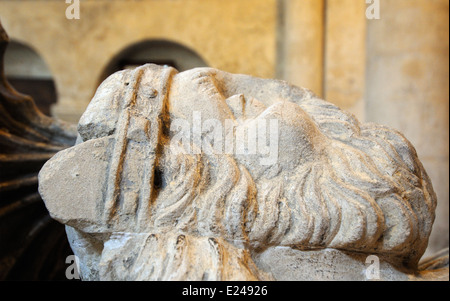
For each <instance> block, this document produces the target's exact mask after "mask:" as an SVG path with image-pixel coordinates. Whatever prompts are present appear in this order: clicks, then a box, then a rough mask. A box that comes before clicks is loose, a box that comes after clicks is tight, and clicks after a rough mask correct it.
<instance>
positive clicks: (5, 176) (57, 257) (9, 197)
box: [0, 23, 76, 280]
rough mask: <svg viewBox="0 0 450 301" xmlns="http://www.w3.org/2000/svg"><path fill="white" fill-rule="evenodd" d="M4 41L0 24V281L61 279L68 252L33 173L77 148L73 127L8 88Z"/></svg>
mask: <svg viewBox="0 0 450 301" xmlns="http://www.w3.org/2000/svg"><path fill="white" fill-rule="evenodd" d="M8 42H9V39H8V36H7V34H6V32H5V31H4V30H3V27H2V25H1V23H0V280H51V279H55V278H56V279H61V278H62V277H64V271H65V268H66V266H65V257H66V256H67V255H68V254H70V247H69V245H68V243H67V239H66V237H65V233H64V227H62V226H61V225H60V224H58V223H56V222H55V221H53V220H52V219H51V218H50V217H49V215H48V212H47V210H46V208H45V206H44V204H43V202H42V199H41V197H40V196H39V193H38V191H37V188H38V187H37V186H38V176H37V174H38V172H39V170H40V169H41V167H42V165H43V164H44V163H45V162H46V161H47V160H48V159H50V158H51V157H52V156H53V155H54V154H55V153H56V152H58V151H60V150H62V149H64V148H67V147H69V146H72V145H73V144H74V143H75V139H76V127H75V125H68V124H66V123H64V122H62V121H59V120H57V119H53V118H50V117H47V116H45V115H43V114H42V113H41V112H39V110H38V109H37V107H36V105H35V104H34V101H33V99H32V98H31V97H30V96H27V95H23V94H21V93H19V92H17V91H16V90H15V89H14V88H13V87H12V86H11V85H10V84H9V83H8V81H7V80H6V78H5V75H4V64H3V56H4V53H5V50H6V47H7V45H8Z"/></svg>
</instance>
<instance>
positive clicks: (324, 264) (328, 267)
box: [39, 64, 448, 280]
mask: <svg viewBox="0 0 450 301" xmlns="http://www.w3.org/2000/svg"><path fill="white" fill-rule="evenodd" d="M78 133H79V137H78V141H77V145H76V146H74V147H72V148H69V149H66V150H64V151H61V152H59V153H58V154H56V155H55V156H54V157H53V158H52V159H51V160H49V161H48V162H47V163H46V164H45V166H44V167H43V168H42V170H41V172H40V174H39V191H40V193H41V196H42V197H43V199H44V201H45V203H46V206H47V208H48V210H49V212H50V214H51V216H52V217H53V218H54V219H56V220H58V221H60V222H61V223H64V224H66V230H67V234H68V237H69V241H70V243H71V246H72V249H73V250H74V252H75V255H77V256H78V257H79V258H80V269H81V275H82V278H83V279H85V280H365V279H367V278H366V275H365V272H364V271H365V270H366V268H367V265H366V260H367V258H368V257H369V256H372V257H373V256H375V257H373V258H377V259H379V261H380V269H381V271H380V277H379V278H380V279H386V280H387V279H390V280H407V279H410V280H417V279H430V278H433V279H441V278H445V277H447V278H448V267H447V268H445V264H443V263H442V262H443V261H445V260H442V258H441V257H440V258H439V260H438V262H437V263H436V262H434V264H430V263H428V264H427V267H428V268H430V267H431V266H432V267H433V268H432V269H433V271H431V272H430V271H428V270H423V269H422V268H420V267H419V260H420V258H421V256H422V255H423V253H424V251H425V248H426V246H427V242H428V237H429V234H430V231H431V228H432V224H433V221H434V211H435V208H436V195H435V193H434V192H433V188H432V185H431V182H430V180H429V178H428V176H427V174H426V172H425V170H424V168H423V167H422V165H421V163H420V161H419V160H418V158H417V154H416V152H415V150H414V147H413V146H412V145H411V144H410V143H409V142H408V141H407V140H406V139H405V137H404V136H402V134H400V133H398V132H396V131H395V130H392V129H390V128H387V127H385V126H381V125H376V124H361V123H359V122H358V121H357V120H356V119H355V118H354V117H353V116H352V115H350V114H348V113H346V112H344V111H342V110H340V109H339V108H337V107H336V106H334V105H332V104H330V103H328V102H326V101H324V100H321V99H318V98H317V97H316V96H315V95H314V94H313V93H312V92H310V91H308V90H306V89H303V88H298V87H295V86H292V85H289V84H288V83H286V82H283V81H277V80H267V79H258V78H254V77H251V76H246V75H237V74H229V73H226V72H223V71H219V70H215V69H211V68H197V69H193V70H190V71H186V72H182V73H178V72H177V71H176V70H175V69H173V68H170V67H161V66H156V65H152V64H147V65H144V66H142V67H139V68H136V69H133V70H125V71H120V72H117V73H115V74H113V75H111V76H110V77H109V78H108V79H106V80H105V81H104V82H103V83H102V84H101V86H100V87H99V88H98V90H97V92H96V94H95V96H94V98H93V99H92V101H91V103H90V104H89V106H88V108H87V110H86V112H85V113H84V115H83V116H82V118H81V119H80V122H79V124H78ZM447 258H448V257H447Z"/></svg>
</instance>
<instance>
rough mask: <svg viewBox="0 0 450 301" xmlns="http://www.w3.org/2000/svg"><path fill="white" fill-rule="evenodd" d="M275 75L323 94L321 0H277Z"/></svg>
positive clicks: (322, 7)
mask: <svg viewBox="0 0 450 301" xmlns="http://www.w3.org/2000/svg"><path fill="white" fill-rule="evenodd" d="M278 13H279V18H278V20H279V22H280V24H279V32H278V68H279V70H277V73H278V74H277V76H278V78H281V79H284V80H287V81H289V82H291V83H292V84H295V85H297V86H301V87H305V88H308V89H310V90H312V91H314V93H316V94H317V95H319V96H323V67H324V64H323V44H324V27H323V24H324V0H278Z"/></svg>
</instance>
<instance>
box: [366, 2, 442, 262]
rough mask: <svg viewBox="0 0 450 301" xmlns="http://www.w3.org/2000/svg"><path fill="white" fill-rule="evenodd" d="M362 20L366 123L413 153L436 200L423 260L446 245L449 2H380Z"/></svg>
mask: <svg viewBox="0 0 450 301" xmlns="http://www.w3.org/2000/svg"><path fill="white" fill-rule="evenodd" d="M380 3H381V14H380V17H381V18H380V19H379V20H368V21H367V27H368V28H367V29H368V39H367V58H368V60H367V77H366V95H365V100H366V118H367V121H373V122H377V123H381V124H386V125H389V126H391V127H393V128H396V129H398V130H400V131H401V132H402V133H404V134H405V136H406V137H407V138H408V139H409V140H410V141H411V142H412V144H413V145H414V146H415V147H416V150H417V153H418V155H419V158H420V160H421V161H422V163H423V164H424V166H425V169H426V170H427V171H428V174H429V176H430V177H431V180H432V182H433V186H434V189H435V191H436V193H437V196H438V208H437V211H436V221H435V224H434V228H433V232H432V235H431V238H430V244H429V248H428V252H427V254H426V255H429V254H430V253H432V252H435V251H437V250H439V249H441V248H444V247H448V240H449V234H448V230H449V219H448V214H449V207H448V203H449V151H448V147H449V119H448V116H449V115H448V114H449V66H448V64H449V19H448V14H449V1H448V0H381V1H380Z"/></svg>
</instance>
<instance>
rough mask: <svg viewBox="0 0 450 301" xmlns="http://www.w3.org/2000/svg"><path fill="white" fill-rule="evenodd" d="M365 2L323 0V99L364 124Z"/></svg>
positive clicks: (355, 0) (360, 0)
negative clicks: (349, 113)
mask: <svg viewBox="0 0 450 301" xmlns="http://www.w3.org/2000/svg"><path fill="white" fill-rule="evenodd" d="M366 7H367V6H366V3H365V1H363V0H327V1H326V16H325V17H326V22H325V66H324V67H325V68H324V72H325V74H324V76H325V77H324V99H326V100H327V101H329V102H332V103H334V104H336V105H337V106H339V107H340V108H342V109H344V110H347V111H349V112H351V113H353V114H355V115H356V117H357V118H358V119H359V120H360V121H364V119H365V112H364V99H363V98H364V87H365V72H366V23H367V22H366V15H365V11H366Z"/></svg>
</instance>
